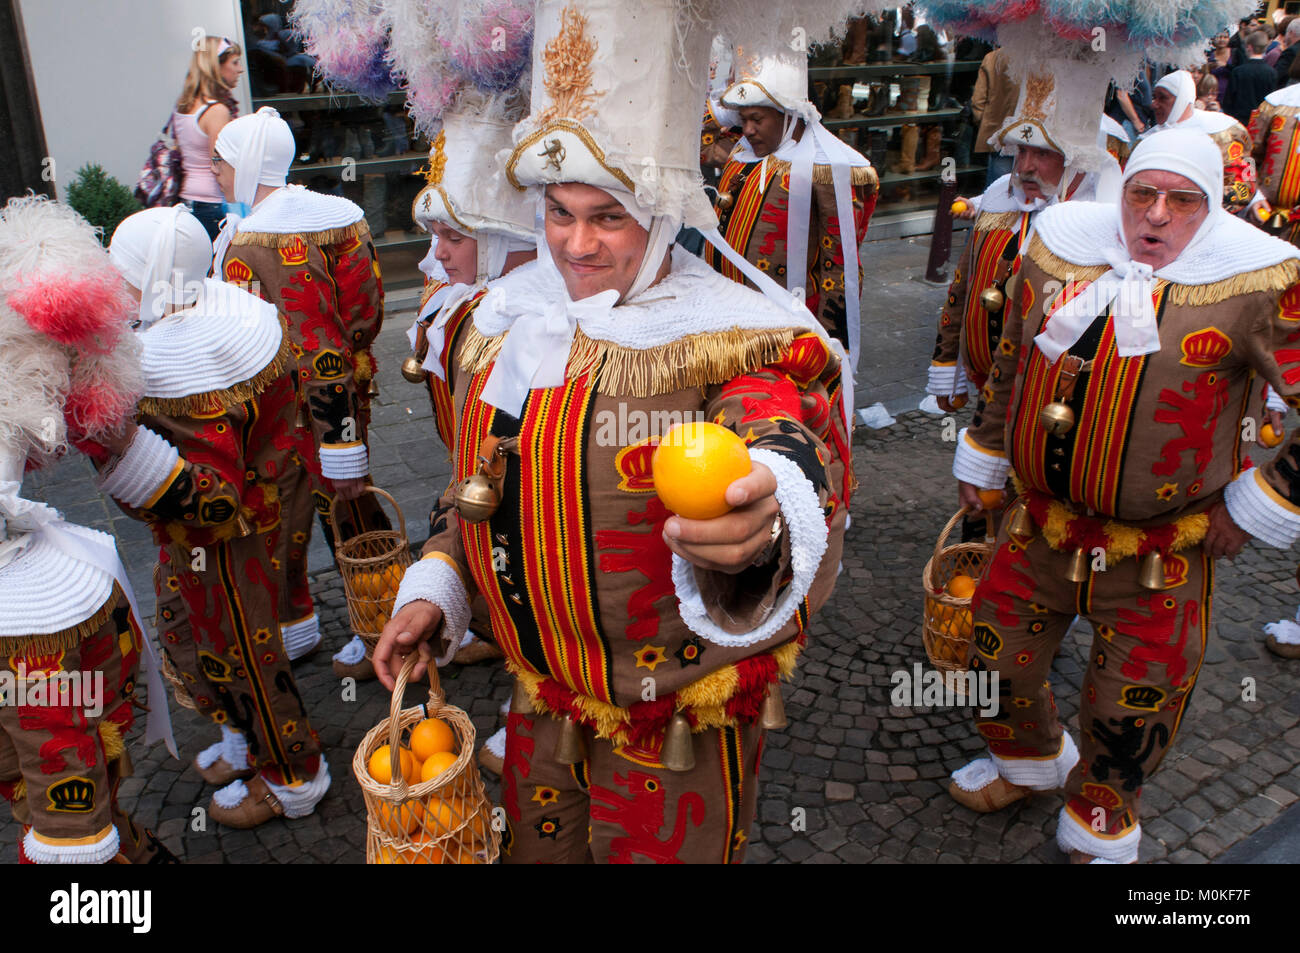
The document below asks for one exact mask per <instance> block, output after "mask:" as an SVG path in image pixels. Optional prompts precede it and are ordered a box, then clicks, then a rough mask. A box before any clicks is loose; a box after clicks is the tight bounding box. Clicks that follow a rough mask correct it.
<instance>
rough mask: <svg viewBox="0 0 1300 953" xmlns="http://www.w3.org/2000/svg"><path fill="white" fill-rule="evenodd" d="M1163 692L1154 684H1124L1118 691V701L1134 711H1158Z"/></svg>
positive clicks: (1163, 695) (1163, 697) (1162, 699)
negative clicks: (1122, 688) (1120, 690)
mask: <svg viewBox="0 0 1300 953" xmlns="http://www.w3.org/2000/svg"><path fill="white" fill-rule="evenodd" d="M1164 700H1165V693H1164V692H1163V691H1161V690H1160V689H1158V688H1156V687H1155V686H1154V685H1126V686H1124V690H1123V691H1122V692H1120V697H1119V703H1120V704H1121V705H1123V706H1124V707H1125V708H1132V709H1134V710H1135V711H1159V710H1160V704H1161V702H1163V701H1164Z"/></svg>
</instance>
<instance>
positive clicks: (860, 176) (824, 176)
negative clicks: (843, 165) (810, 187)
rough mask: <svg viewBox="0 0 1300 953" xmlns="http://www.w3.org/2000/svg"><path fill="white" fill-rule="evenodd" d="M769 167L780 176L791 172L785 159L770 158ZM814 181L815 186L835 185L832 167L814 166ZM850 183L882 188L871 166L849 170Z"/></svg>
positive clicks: (855, 167)
mask: <svg viewBox="0 0 1300 953" xmlns="http://www.w3.org/2000/svg"><path fill="white" fill-rule="evenodd" d="M767 167H768V168H769V169H772V170H774V171H775V172H776V173H777V174H778V175H783V174H785V173H787V172H789V171H790V163H789V162H787V161H786V160H785V159H776V158H770V159H768V160H767ZM812 180H813V184H814V185H834V184H835V179H834V177H833V176H832V175H831V167H830V166H828V165H814V166H813V175H812ZM849 183H850V184H851V185H869V186H871V188H872V189H876V188H878V187H879V186H880V177H879V176H878V175H876V170H875V169H874V168H872V167H871V166H869V165H864V166H854V167H853V168H852V169H850V170H849Z"/></svg>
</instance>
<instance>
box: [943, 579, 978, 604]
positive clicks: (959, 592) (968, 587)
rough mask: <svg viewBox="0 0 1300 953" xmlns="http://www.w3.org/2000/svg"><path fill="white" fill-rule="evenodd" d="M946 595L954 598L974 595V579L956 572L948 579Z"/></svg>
mask: <svg viewBox="0 0 1300 953" xmlns="http://www.w3.org/2000/svg"><path fill="white" fill-rule="evenodd" d="M948 595H950V596H952V597H953V598H954V599H969V598H970V597H971V596H973V595H975V580H974V579H972V578H971V577H970V576H967V575H963V574H962V573H958V574H957V575H955V576H953V577H952V578H951V579H949V580H948Z"/></svg>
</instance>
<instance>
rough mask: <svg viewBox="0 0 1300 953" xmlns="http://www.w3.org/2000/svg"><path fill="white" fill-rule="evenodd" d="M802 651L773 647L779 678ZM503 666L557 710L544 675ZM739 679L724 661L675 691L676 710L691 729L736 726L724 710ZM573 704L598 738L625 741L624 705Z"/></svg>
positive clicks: (539, 705)
mask: <svg viewBox="0 0 1300 953" xmlns="http://www.w3.org/2000/svg"><path fill="white" fill-rule="evenodd" d="M802 651H803V646H801V645H799V644H798V643H797V642H787V643H785V644H784V645H781V646H778V647H777V648H775V649H773V650H772V652H771V655H772V658H773V660H774V661H775V662H776V669H777V673H778V674H779V675H780V677H781V678H783V679H786V680H787V681H788V680H789V679H790V677H791V676H792V675H793V674H794V669H795V664H796V662H797V661H798V658H799V654H800V653H801V652H802ZM506 669H507V670H508V671H509V672H510V674H511V675H513V676H514V677H515V678H517V679H518V680H519V682H520V683H521V684H522V685H523V686H524V690H525V691H526V692H528V698H529V700H530V701H531V702H532V704H533V707H534V708H536V709H537V710H538V711H539V712H542V713H543V714H559V712H555V711H553V710H552V709H551V708H550V707H549V706H548V705H547V704H546V702H544V701H543V700H542V698H541V692H540V686H541V683H542V682H543V681H545V676H542V675H538V674H537V673H535V672H529V671H527V670H525V669H523V668H520V667H519V666H518V665H516V664H515V663H514V662H512V661H510V660H509V659H506ZM739 681H740V676H739V673H738V671H737V669H736V666H735V665H725V666H723V667H722V668H720V669H718V670H717V671H714V672H710V673H709V674H708V675H705V676H704V677H703V678H701V679H699V680H698V681H694V682H691V683H690V684H689V685H686V686H684V687H683V688H681V689H679V690H678V691H677V710H678V711H689V712H690V713H691V715H693V716H694V717H695V725H694V726H693V727H692V729H691V731H692V732H693V733H696V734H698V733H699V732H702V731H708V730H709V729H711V728H734V727H736V725H737V722H736V719H735V718H733V717H731V716H730V715H728V714H727V709H726V703H727V702H728V701H729V700H730V699H731V698H732V696H733V695H735V693H736V688H737V685H738V684H739ZM576 704H577V706H578V709H579V710H580V711H581V712H582V715H583V717H584V719H586V720H587V721H589V722H590V723H591V724H592V725H593V726H594V728H595V731H596V737H597V738H604V739H606V740H609V741H612V742H614V743H615V744H626V743H627V742H628V739H629V735H628V726H629V725H630V724H631V723H632V716H631V713H629V712H628V710H627V709H626V708H620V707H619V706H618V705H612V704H610V703H609V702H602V701H599V700H598V699H595V698H589V697H587V696H585V695H578V696H577V698H576Z"/></svg>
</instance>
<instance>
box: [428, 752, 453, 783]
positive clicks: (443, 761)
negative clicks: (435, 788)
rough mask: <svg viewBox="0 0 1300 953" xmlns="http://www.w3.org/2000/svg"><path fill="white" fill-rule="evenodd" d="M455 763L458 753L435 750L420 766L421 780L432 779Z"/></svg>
mask: <svg viewBox="0 0 1300 953" xmlns="http://www.w3.org/2000/svg"><path fill="white" fill-rule="evenodd" d="M455 763H456V755H454V754H453V753H452V752H450V751H435V752H434V753H433V754H431V755H429V757H428V759H427V760H426V761H425V762H424V764H423V765H422V766H421V767H420V781H421V782H423V781H432V780H433V779H434V778H436V777H437V776H438V775H440V774H442V772H444V771H446V770H447V769H448V768H450V767H451V766H452V765H453V764H455Z"/></svg>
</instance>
